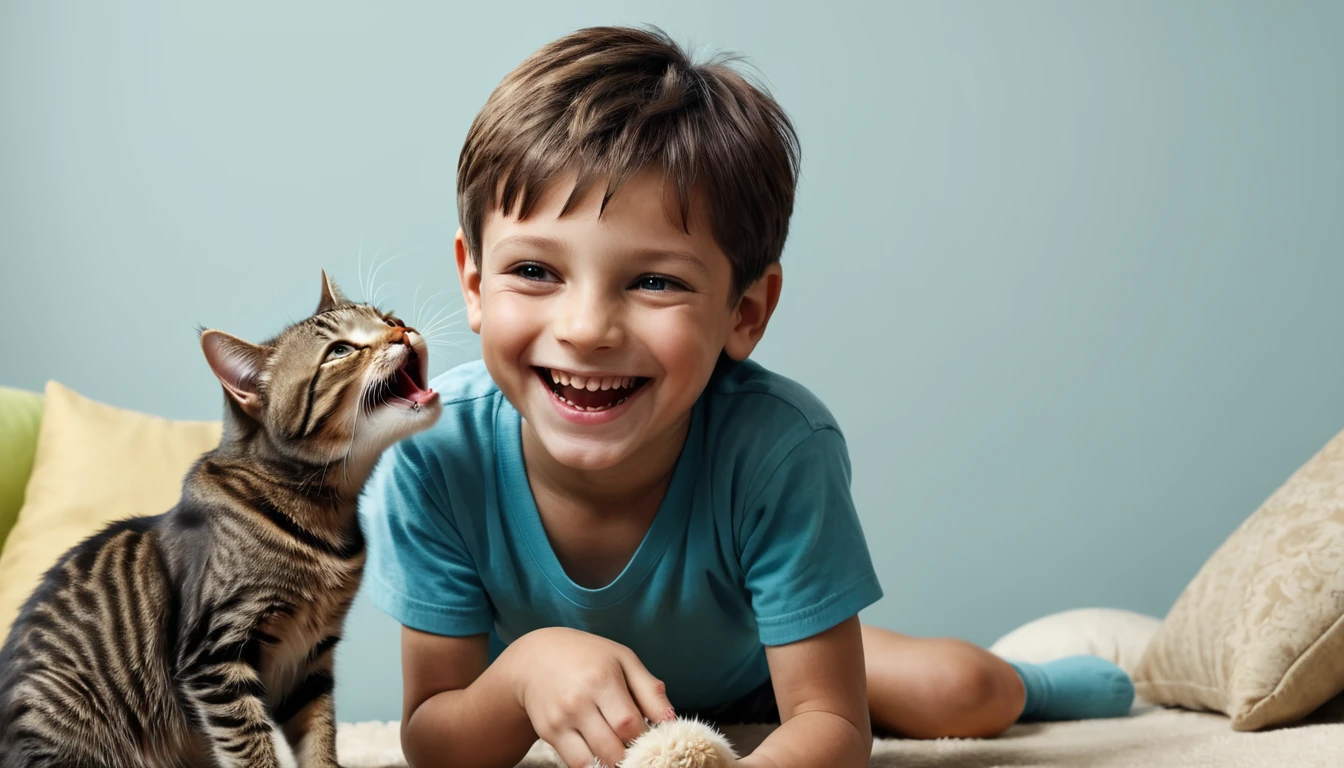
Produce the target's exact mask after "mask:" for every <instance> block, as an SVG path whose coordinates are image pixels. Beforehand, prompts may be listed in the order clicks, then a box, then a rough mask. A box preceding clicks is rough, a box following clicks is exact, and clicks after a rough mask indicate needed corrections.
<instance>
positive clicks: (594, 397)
mask: <svg viewBox="0 0 1344 768" xmlns="http://www.w3.org/2000/svg"><path fill="white" fill-rule="evenodd" d="M532 370H534V371H536V372H537V375H538V376H540V377H541V381H542V383H543V384H545V385H546V386H548V387H550V389H551V392H553V393H554V394H555V396H556V397H557V398H558V399H559V400H560V402H562V403H564V404H565V405H568V406H569V407H571V408H574V409H576V410H580V411H605V410H607V409H609V408H615V407H616V406H618V405H620V404H621V403H624V402H625V401H626V400H628V399H630V396H631V395H633V394H634V393H635V392H636V391H637V390H638V389H639V388H640V387H642V386H644V385H645V384H648V383H649V379H648V378H646V377H643V376H593V377H588V376H579V375H577V374H572V373H570V372H568V371H562V370H560V369H558V368H537V367H533V368H532Z"/></svg>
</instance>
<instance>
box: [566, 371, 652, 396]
mask: <svg viewBox="0 0 1344 768" xmlns="http://www.w3.org/2000/svg"><path fill="white" fill-rule="evenodd" d="M550 372H551V381H553V382H555V383H556V384H559V385H561V386H565V387H573V388H575V389H586V390H588V391H589V392H596V391H598V390H599V389H633V388H634V386H635V377H634V376H591V377H590V376H580V375H578V374H570V373H566V372H565V371H562V370H560V369H558V368H551V369H550Z"/></svg>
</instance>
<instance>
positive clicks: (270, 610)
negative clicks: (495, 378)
mask: <svg viewBox="0 0 1344 768" xmlns="http://www.w3.org/2000/svg"><path fill="white" fill-rule="evenodd" d="M201 347H202V349H203V351H204V352H205V357H206V360H207V361H208V362H209V364H210V367H211V369H213V370H214V372H215V375H216V376H217V377H218V378H219V380H220V382H221V383H222V384H223V388H224V391H225V398H224V399H225V403H226V407H225V417H224V434H223V438H222V439H221V441H220V444H219V447H218V448H215V449H214V450H212V451H210V452H208V453H206V454H205V455H203V456H202V457H201V458H200V459H199V460H198V461H197V462H196V463H195V464H194V465H193V467H192V468H191V470H190V471H189V472H188V473H187V476H186V478H185V480H184V482H183V486H182V497H181V500H180V501H178V503H177V505H176V506H175V507H173V508H172V509H171V510H169V511H168V512H166V513H163V514H160V515H156V516H152V517H136V518H130V519H127V520H122V521H119V522H116V523H113V524H111V525H109V526H107V527H106V528H104V529H103V530H102V531H101V532H99V533H98V534H96V535H94V536H92V537H90V538H88V539H86V540H84V541H83V542H81V543H80V544H78V545H76V546H75V547H74V548H72V549H71V550H70V551H68V552H67V553H65V554H64V555H63V556H62V557H61V559H60V560H59V562H57V564H56V565H55V566H53V567H52V568H51V569H50V570H49V571H48V572H47V574H46V575H45V577H44V580H43V581H42V583H41V585H40V586H39V587H38V588H37V590H36V591H35V592H34V593H33V595H32V597H30V598H29V599H28V601H27V602H26V603H25V604H24V606H23V609H22V611H21V612H20V614H19V618H18V619H17V621H16V622H15V624H14V626H13V628H12V629H11V631H10V634H9V639H8V640H7V641H6V643H5V645H4V647H3V650H0V768H20V767H22V768H37V767H43V768H45V767H47V766H52V767H54V766H61V767H62V768H157V767H159V766H165V767H166V766H211V765H214V766H261V767H262V768H268V767H270V766H276V765H278V763H277V758H276V744H275V741H274V728H275V726H278V727H279V729H280V730H281V731H282V732H283V734H284V737H285V739H286V741H287V742H288V743H289V744H290V746H291V747H292V749H293V751H294V754H295V756H296V758H297V760H298V763H299V765H300V766H305V767H306V766H335V765H336V754H335V719H334V714H333V708H332V686H333V678H332V674H333V673H332V657H333V654H334V648H335V645H336V643H337V641H339V640H340V637H341V631H342V627H343V624H344V621H345V615H346V612H347V611H348V609H349V608H350V603H351V600H353V599H354V596H355V591H356V589H357V588H358V587H359V582H360V576H361V574H362V571H363V566H364V538H363V536H362V534H361V533H360V529H359V521H358V519H357V516H356V509H355V507H356V502H357V500H358V497H359V493H360V490H361V489H362V487H363V484H364V482H365V480H366V479H367V477H368V475H369V473H370V472H371V471H372V469H373V466H374V464H375V463H376V462H377V460H378V457H379V455H380V454H381V453H382V452H383V451H384V450H385V449H387V448H388V447H389V446H391V445H392V444H393V443H395V442H396V441H398V440H400V439H402V438H405V437H408V436H410V435H412V434H415V433H417V432H420V431H422V430H424V429H426V428H428V427H429V426H430V425H432V424H433V423H434V421H435V420H436V419H437V418H438V416H439V413H440V412H441V410H442V406H441V404H440V403H439V399H438V395H437V394H436V393H434V392H433V390H430V389H428V388H427V385H426V369H427V360H428V355H427V351H426V344H425V341H424V339H423V338H422V337H421V336H420V335H419V334H418V333H417V332H416V331H415V330H414V329H412V328H408V327H407V326H405V325H404V324H403V323H402V322H401V321H400V320H398V319H397V318H396V317H394V316H392V315H391V314H384V313H383V312H381V311H379V310H378V309H376V308H374V307H372V306H370V305H367V304H356V303H353V302H350V301H349V300H347V299H346V298H345V297H344V296H342V295H341V292H340V290H339V289H338V288H337V287H336V285H335V284H334V283H333V282H331V281H330V280H329V279H328V277H327V274H326V272H325V271H324V272H323V273H322V299H321V302H320V303H319V305H318V308H317V313H316V314H314V315H313V316H312V317H309V318H307V319H306V320H303V321H301V322H299V323H296V324H294V325H293V326H291V327H289V328H287V329H286V330H285V331H283V332H282V333H281V334H280V335H279V336H277V337H276V338H274V339H272V340H270V341H267V342H266V343H264V344H262V345H260V346H257V345H253V344H249V343H247V342H245V341H242V340H241V339H237V338H235V337H233V336H229V335H228V334H225V333H221V332H219V331H213V330H206V331H202V332H201Z"/></svg>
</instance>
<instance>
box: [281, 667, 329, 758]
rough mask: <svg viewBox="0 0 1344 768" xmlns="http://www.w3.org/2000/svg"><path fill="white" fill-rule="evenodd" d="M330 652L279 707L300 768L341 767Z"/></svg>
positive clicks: (283, 725) (282, 723)
mask: <svg viewBox="0 0 1344 768" xmlns="http://www.w3.org/2000/svg"><path fill="white" fill-rule="evenodd" d="M333 688H334V678H333V677H332V663H331V655H330V653H328V654H326V655H325V657H324V658H321V659H319V660H318V661H317V663H315V664H313V665H311V666H309V668H308V674H307V676H306V677H304V678H303V680H301V681H300V682H299V683H298V684H297V685H295V686H294V689H293V690H292V691H290V692H289V694H288V695H287V696H285V697H284V698H283V699H282V700H281V701H280V703H279V705H277V706H276V708H275V721H276V723H278V724H279V725H280V727H281V729H283V730H284V732H285V740H286V741H288V742H289V746H290V748H291V749H293V750H294V757H295V758H296V759H297V761H298V764H299V768H337V763H336V708H335V703H334V701H333V699H332V689H333Z"/></svg>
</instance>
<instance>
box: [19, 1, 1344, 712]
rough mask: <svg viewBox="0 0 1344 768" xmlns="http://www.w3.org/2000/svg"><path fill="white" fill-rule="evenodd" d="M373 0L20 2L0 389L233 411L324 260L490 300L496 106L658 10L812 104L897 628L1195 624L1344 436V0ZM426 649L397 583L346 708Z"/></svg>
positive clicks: (797, 255) (809, 241) (838, 390)
mask: <svg viewBox="0 0 1344 768" xmlns="http://www.w3.org/2000/svg"><path fill="white" fill-rule="evenodd" d="M377 5H379V4H374V3H366V4H365V3H361V4H354V3H348V2H341V3H332V2H320V3H318V2H312V3H246V4H244V3H236V2H235V3H214V4H211V6H210V7H208V8H207V7H203V6H204V4H199V3H178V2H162V3H150V2H145V0H122V1H121V2H118V3H75V2H55V1H53V0H27V1H24V2H15V0H10V1H9V2H6V3H3V4H0V323H3V326H4V328H5V332H4V333H3V334H0V366H2V370H0V383H4V384H10V385H19V386H26V387H32V388H40V387H41V386H42V383H43V382H44V381H45V380H46V379H47V378H49V377H50V378H56V379H59V380H61V381H63V382H65V383H66V384H68V385H70V386H73V387H75V388H76V389H78V390H80V391H82V392H84V393H87V394H88V395H90V396H93V397H95V398H98V399H101V400H104V401H107V402H110V403H114V404H117V405H120V406H125V407H129V408H136V409H142V410H146V411H152V412H154V413H158V414H162V415H165V416H170V417H190V418H202V417H214V416H215V415H216V414H217V413H218V411H219V408H220V403H219V390H218V387H217V386H215V384H214V381H213V380H212V378H211V376H210V373H209V372H208V370H207V369H206V366H205V365H204V364H203V362H202V360H201V358H200V354H199V352H198V350H197V347H196V343H195V336H194V332H193V326H194V325H195V324H196V323H202V324H205V325H207V326H212V327H219V328H223V329H225V330H228V331H231V332H234V333H237V334H241V335H243V336H246V337H253V338H259V337H261V336H263V335H265V334H269V333H271V332H273V331H275V330H277V329H278V328H279V327H281V326H282V325H283V324H284V323H286V322H287V321H288V320H290V319H291V318H297V317H301V316H303V315H304V314H306V313H307V312H308V311H309V310H310V309H311V308H312V306H313V305H314V303H315V301H316V290H317V278H318V269H319V267H320V266H326V267H328V268H330V269H332V270H333V271H334V272H335V274H336V275H337V276H338V278H340V279H342V280H343V281H345V283H346V284H347V286H348V287H350V288H351V292H352V293H358V292H359V291H358V289H357V288H355V286H356V285H357V283H358V282H359V280H358V278H357V277H356V271H357V270H356V266H357V253H358V251H359V248H360V244H361V242H362V243H363V250H364V254H365V265H366V266H367V264H368V261H369V259H368V257H369V256H370V255H371V254H374V253H377V252H381V253H382V254H383V256H384V257H386V256H387V255H389V254H392V253H396V252H400V251H402V250H405V249H415V250H412V251H410V252H408V253H406V254H405V255H403V256H401V257H400V258H398V259H397V260H396V261H393V262H391V263H390V264H389V265H388V266H387V267H386V269H384V270H383V271H382V273H381V275H380V281H394V282H395V283H396V285H394V286H389V287H388V290H389V291H393V292H395V293H396V297H395V299H394V300H393V304H394V306H396V307H398V308H405V307H408V306H409V304H410V294H411V293H412V292H413V291H414V289H415V288H416V287H417V285H420V284H422V283H423V287H422V288H421V291H420V296H421V298H422V299H423V298H424V297H425V296H427V295H428V294H430V293H433V292H435V291H439V290H442V289H445V288H447V289H453V290H450V292H449V293H448V294H445V295H443V296H441V297H439V298H437V299H435V302H434V303H435V306H436V307H443V306H456V305H457V304H458V299H457V297H456V295H455V293H454V291H455V287H454V285H453V282H452V270H451V264H450V254H451V238H452V234H453V231H454V229H455V227H456V221H455V210H454V193H453V189H454V180H453V173H454V167H455V163H456V158H457V153H458V150H459V148H460V146H461V142H462V138H463V135H464V134H465V132H466V129H467V126H468V123H469V121H470V119H471V117H472V115H473V114H474V112H475V110H476V109H477V108H478V107H479V106H480V105H481V103H482V102H483V100H484V99H485V97H486V95H487V94H488V93H489V91H490V90H491V88H492V87H493V86H494V85H495V83H496V82H498V80H499V78H500V77H501V76H503V74H504V73H505V72H506V71H507V70H508V69H509V68H510V67H511V66H513V65H514V64H516V63H517V62H518V61H519V60H521V59H522V58H523V57H524V56H525V55H527V54H528V53H530V52H531V51H532V50H534V49H535V48H536V47H538V46H539V45H541V44H542V43H544V42H546V41H547V40H549V39H551V38H553V37H556V36H558V35H560V34H562V33H565V32H567V31H569V30H571V29H572V28H575V27H578V26H584V25H588V24H594V23H604V22H617V23H632V22H642V21H650V22H656V23H659V24H661V25H663V26H665V27H666V28H667V29H668V30H669V31H670V32H672V33H673V34H674V35H675V36H676V37H677V38H678V39H680V40H688V41H692V42H694V43H695V44H697V45H699V46H701V47H704V48H706V49H717V48H721V47H730V48H735V49H739V50H741V51H743V52H745V53H746V54H748V55H749V56H750V58H751V60H752V61H753V62H754V63H755V64H756V65H757V66H758V67H759V68H760V69H761V70H762V71H763V72H764V73H765V75H766V76H767V77H768V79H769V82H770V83H771V85H772V87H773V88H774V89H775V92H776V93H777V95H778V96H779V98H780V99H781V100H782V102H783V103H784V105H785V106H786V107H787V109H789V110H790V111H791V113H792V115H793V116H794V118H795V120H796V121H797V125H798V128H799V131H800V133H801V136H802V142H803V148H804V158H805V160H804V172H803V181H802V188H801V192H800V196H799V201H798V210H797V215H796V217H795V220H794V228H793V231H792V235H791V237H790V240H789V244H788V249H787V253H786V255H785V265H786V276H787V279H786V281H785V286H786V289H785V292H784V299H783V303H782V305H781V308H780V311H779V314H778V315H777V320H776V322H775V323H774V325H773V326H772V328H771V331H770V333H769V335H768V336H767V338H766V341H765V343H764V344H763V345H762V347H761V349H760V355H759V358H760V359H761V360H762V361H763V362H765V363H766V364H767V365H771V366H774V367H775V368H777V369H779V370H781V371H783V372H785V373H786V374H788V375H791V376H793V377H795V378H797V379H799V380H801V381H802V382H804V383H805V384H806V385H808V386H809V387H811V388H812V389H813V390H814V391H816V392H817V393H819V394H820V395H821V396H822V397H823V398H824V399H825V400H826V401H827V402H828V403H829V404H830V405H831V407H832V408H833V410H834V412H835V414H836V415H837V417H838V418H839V420H840V422H841V424H842V426H843V427H844V428H845V430H846V431H847V433H848V436H849V439H850V443H851V448H852V451H853V461H854V470H855V477H854V490H855V494H856V496H857V498H858V502H859V506H860V508H861V509H862V514H863V521H864V524H865V526H866V530H867V532H868V534H869V537H870V542H871V545H872V549H873V552H874V554H875V556H876V558H877V560H878V562H879V568H880V571H881V576H882V580H883V582H884V584H885V587H886V590H887V597H886V599H885V600H884V601H883V602H882V603H880V604H879V605H878V606H876V607H875V608H873V609H872V610H870V611H868V612H867V613H866V615H865V618H866V619H867V620H868V621H870V622H875V623H879V624H883V625H886V626H890V627H894V628H898V629H901V630H904V631H907V632H911V633H917V634H952V635H960V636H964V637H968V638H970V639H972V640H975V641H978V642H981V643H989V642H991V641H992V640H993V639H994V638H995V637H996V636H998V635H999V634H1000V633H1002V632H1004V631H1006V630H1008V629H1011V628H1012V627H1014V626H1016V625H1018V624H1020V623H1022V622H1024V621H1026V620H1028V619H1031V618H1034V617H1037V616H1040V615H1043V614H1045V613H1047V612H1051V611H1055V610H1060V609H1065V608H1071V607H1077V606H1085V605H1104V606H1117V607H1124V608H1130V609H1136V610H1140V611H1145V612H1148V613H1153V614H1158V615H1161V614H1162V613H1164V612H1165V611H1166V609H1167V608H1168V607H1169V606H1170V604H1171V602H1172V600H1173V599H1174V598H1175V597H1176V595H1177V594H1178V592H1179V591H1180V589H1181V588H1182V587H1183V586H1184V584H1185V583H1186V582H1187V580H1188V579H1189V578H1190V577H1191V576H1192V575H1193V574H1194V573H1195V571H1196V570H1197V569H1198V567H1199V566H1200V564H1201V562H1202V561H1203V560H1204V559H1205V558H1206V557H1207V556H1208V554H1209V553H1210V552H1211V551H1212V550H1213V548H1214V547H1215V546H1217V544H1218V543H1219V542H1220V541H1221V540H1222V539H1223V537H1225V536H1226V535H1227V534H1228V533H1229V532H1230V531H1231V529H1232V528H1233V527H1234V526H1235V525H1236V524H1237V523H1238V522H1239V521H1241V520H1242V519H1243V518H1244V517H1245V516H1246V515H1248V514H1249V513H1250V512H1251V511H1253V510H1254V509H1255V507H1256V506H1257V505H1258V504H1259V503H1260V502H1261V501H1262V500H1263V499H1264V498H1265V497H1266V496H1267V495H1268V494H1269V493H1270V492H1271V491H1273V489H1274V488H1275V487H1276V486H1277V485H1278V484H1279V483H1280V482H1282V481H1283V480H1284V479H1285V478H1286V477H1287V475H1288V474H1289V473H1290V472H1291V471H1292V470H1293V469H1294V468H1295V467H1296V466H1298V465H1299V464H1300V463H1301V462H1302V461H1304V460H1305V459H1306V458H1307V457H1308V456H1309V455H1310V454H1311V453H1313V452H1314V451H1315V450H1316V449H1317V448H1318V447H1319V446H1320V445H1322V444H1323V443H1324V442H1325V440H1327V439H1328V438H1329V437H1330V436H1331V435H1333V434H1334V433H1335V432H1337V431H1338V430H1340V429H1341V428H1344V291H1342V290H1341V288H1342V287H1344V146H1342V143H1344V139H1342V138H1341V137H1344V87H1341V85H1340V78H1341V74H1344V46H1342V45H1341V44H1340V39H1341V34H1344V4H1340V3H1334V2H1319V3H1304V2H1282V3H1266V2H1260V3H1240V2H1238V3H1233V2H1214V1H1213V0H1209V1H1208V2H1183V3H1171V2H1165V1H1162V2H1133V1H1130V2H1108V3H1101V2H1089V3H1072V2H1058V3H1039V2H1035V3H1025V2H1019V3H1011V4H1010V3H995V2H983V3H950V2H925V3H903V4H878V3H872V2H840V1H836V0H833V1H832V2H815V3H807V4H800V3H782V2H751V3H747V2H724V1H723V0H712V1H707V0H682V1H681V2H675V3H668V2H639V3H636V2H629V1H628V0H626V1H623V2H588V3H549V2H536V1H534V0H518V1H517V2H510V3H499V4H494V3H470V4H467V3H424V4H416V5H407V4H381V6H384V7H376V6H377ZM496 5H497V6H498V8H497V9H496V8H495V7H493V6H496ZM391 6H395V7H391ZM450 6H458V8H457V9H454V10H449V7H450ZM879 6H881V8H880V9H879ZM467 340H468V341H469V342H472V344H473V345H474V338H469V339H467ZM474 354H475V352H474V351H473V350H472V349H470V348H468V349H466V350H463V351H462V352H461V353H460V354H457V355H455V356H454V355H447V354H440V355H439V356H438V357H437V358H436V359H435V361H434V369H435V371H436V372H437V371H441V370H443V369H445V368H446V367H448V366H449V365H451V364H454V363H457V362H461V361H465V360H467V359H469V358H471V357H473V356H474ZM398 675H399V668H398V661H397V628H396V626H395V625H394V624H393V623H392V622H390V621H389V620H388V619H387V618H386V617H384V616H382V615H381V614H379V613H378V612H377V611H376V610H375V609H373V608H371V607H370V606H369V605H368V604H367V603H365V602H363V601H361V602H360V603H359V604H358V606H357V609H356V610H355V613H354V615H353V617H352V619H351V627H350V637H349V641H348V643H347V644H346V645H345V646H344V647H343V651H342V655H341V657H340V670H339V679H340V684H339V699H340V704H339V706H340V715H341V717H342V718H343V719H365V718H374V717H377V718H392V717H396V716H397V714H398V711H399V691H400V682H399V677H398Z"/></svg>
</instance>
